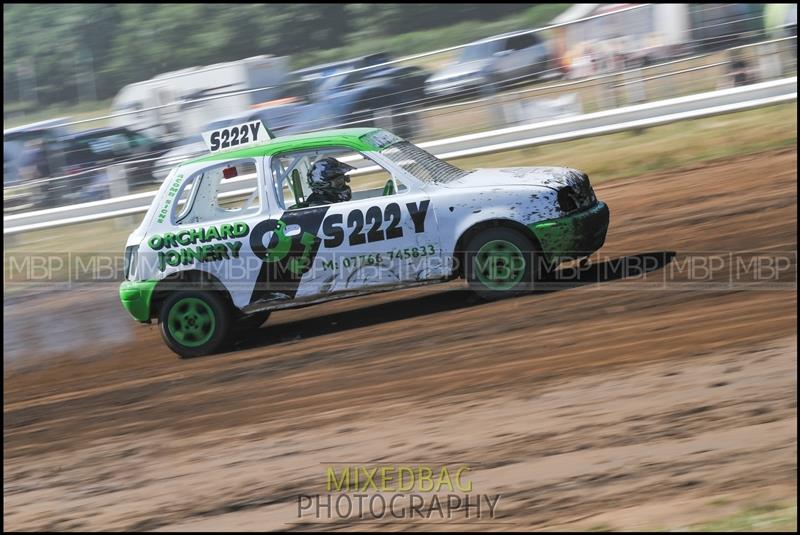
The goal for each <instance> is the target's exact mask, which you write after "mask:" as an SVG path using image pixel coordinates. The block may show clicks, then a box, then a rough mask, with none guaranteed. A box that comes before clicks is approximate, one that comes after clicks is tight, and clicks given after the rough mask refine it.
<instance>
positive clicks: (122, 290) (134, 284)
mask: <svg viewBox="0 0 800 535" xmlns="http://www.w3.org/2000/svg"><path fill="white" fill-rule="evenodd" d="M156 284H158V281H125V282H123V283H122V284H121V285H120V287H119V298H120V301H122V307H123V308H124V309H125V310H127V311H128V313H129V314H130V315H131V316H133V319H135V320H137V321H147V320H149V319H150V301H151V300H152V298H153V290H155V288H156Z"/></svg>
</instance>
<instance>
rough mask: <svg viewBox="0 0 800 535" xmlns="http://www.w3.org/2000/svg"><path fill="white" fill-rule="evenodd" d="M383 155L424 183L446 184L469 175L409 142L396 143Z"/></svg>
mask: <svg viewBox="0 0 800 535" xmlns="http://www.w3.org/2000/svg"><path fill="white" fill-rule="evenodd" d="M381 154H383V155H384V156H386V157H387V158H389V159H390V160H392V161H393V162H394V163H396V164H397V165H399V166H400V167H402V168H403V169H404V170H405V171H407V172H409V173H410V174H412V175H413V176H414V177H416V178H418V179H420V180H422V181H424V182H431V183H434V184H446V183H448V182H452V181H453V180H458V179H459V178H461V177H463V176H465V175H466V174H467V171H464V170H463V169H459V168H458V167H456V166H455V165H451V164H449V163H447V162H445V161H443V160H440V159H439V158H437V157H436V156H434V155H433V154H430V153H429V152H425V151H424V150H422V149H421V148H419V147H417V146H416V145H413V144H411V143H409V142H408V141H400V142H399V143H395V144H394V145H391V146H390V147H388V148H387V149H385V150H384V151H383V152H382V153H381Z"/></svg>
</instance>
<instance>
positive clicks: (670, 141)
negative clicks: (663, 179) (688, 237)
mask: <svg viewBox="0 0 800 535" xmlns="http://www.w3.org/2000/svg"><path fill="white" fill-rule="evenodd" d="M796 144H797V103H790V104H780V105H776V106H770V107H765V108H758V109H755V110H749V111H744V112H738V113H732V114H727V115H719V116H716V117H707V118H703V119H694V120H688V121H680V122H677V123H673V124H669V125H664V126H657V127H653V128H648V129H646V130H644V131H641V132H639V133H636V132H633V131H629V132H621V133H619V134H610V135H606V136H596V137H591V138H586V139H579V140H575V141H567V142H561V143H555V144H549V145H540V146H536V147H530V148H524V149H517V150H511V151H506V152H501V153H495V154H489V155H484V156H473V157H468V158H459V159H456V160H453V163H454V164H456V165H458V166H459V167H462V168H464V169H472V168H475V167H516V166H536V165H556V166H561V165H563V166H567V167H576V168H578V169H582V170H583V171H585V172H586V173H588V174H589V176H590V177H591V180H592V183H593V184H597V183H599V182H603V181H606V180H612V179H617V178H626V177H631V176H637V175H641V174H646V173H651V172H655V171H663V170H666V169H672V168H676V167H682V166H686V165H690V164H694V163H697V162H702V161H708V160H714V159H719V158H725V157H728V156H736V155H744V154H751V153H755V152H761V151H765V150H771V149H779V148H784V147H791V146H795V145H796Z"/></svg>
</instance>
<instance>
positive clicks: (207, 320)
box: [158, 290, 231, 358]
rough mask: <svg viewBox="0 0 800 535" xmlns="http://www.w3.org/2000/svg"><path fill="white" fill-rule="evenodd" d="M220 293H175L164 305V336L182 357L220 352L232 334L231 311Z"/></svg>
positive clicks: (167, 342)
mask: <svg viewBox="0 0 800 535" xmlns="http://www.w3.org/2000/svg"><path fill="white" fill-rule="evenodd" d="M218 293H219V292H208V291H197V290H187V291H176V292H173V293H172V294H171V295H170V296H169V297H167V299H165V300H164V303H163V304H162V306H161V311H160V313H159V318H158V319H159V323H160V328H161V336H162V337H163V338H164V341H165V342H166V344H167V345H168V346H169V348H170V349H172V350H173V351H174V352H175V353H177V354H178V355H180V356H181V357H183V358H187V357H199V356H203V355H210V354H212V353H216V352H217V351H219V350H220V349H221V348H222V347H223V346H224V344H225V343H226V342H227V340H228V336H229V334H230V331H231V312H230V307H229V305H228V303H227V302H226V301H225V300H224V299H223V298H222V297H221V296H220V295H218Z"/></svg>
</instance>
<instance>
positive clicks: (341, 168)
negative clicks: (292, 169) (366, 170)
mask: <svg viewBox="0 0 800 535" xmlns="http://www.w3.org/2000/svg"><path fill="white" fill-rule="evenodd" d="M354 169H355V167H352V166H350V165H347V164H346V163H342V162H340V161H339V160H337V159H336V158H331V157H325V158H320V159H319V160H317V161H316V162H314V163H313V164H312V165H311V169H309V171H308V185H309V186H310V187H311V191H312V193H311V195H309V196H308V198H307V199H306V203H305V205H306V206H320V205H324V204H332V203H337V202H345V201H349V200H350V199H351V198H352V197H353V192H352V191H351V190H350V186H348V185H347V183H348V182H350V177H349V176H347V173H349V172H350V171H352V170H354Z"/></svg>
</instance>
